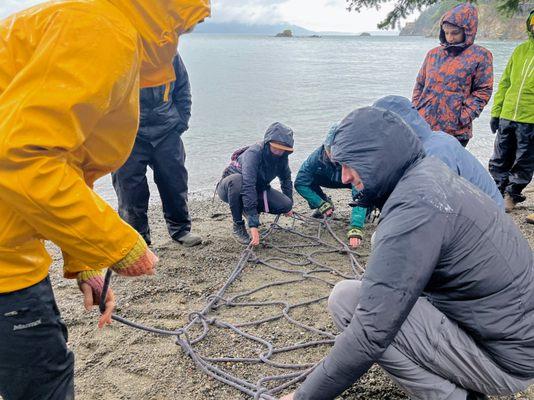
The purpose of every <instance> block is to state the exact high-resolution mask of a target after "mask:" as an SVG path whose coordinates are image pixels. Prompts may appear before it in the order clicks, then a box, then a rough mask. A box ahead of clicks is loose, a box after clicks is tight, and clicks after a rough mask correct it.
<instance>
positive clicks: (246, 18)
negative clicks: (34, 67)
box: [0, 0, 391, 32]
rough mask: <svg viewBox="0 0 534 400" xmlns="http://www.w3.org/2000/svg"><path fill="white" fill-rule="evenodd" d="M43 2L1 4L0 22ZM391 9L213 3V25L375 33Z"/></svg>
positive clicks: (249, 0) (323, 2) (318, 0)
mask: <svg viewBox="0 0 534 400" xmlns="http://www.w3.org/2000/svg"><path fill="white" fill-rule="evenodd" d="M42 2H44V1H43V0H0V19H1V18H4V17H6V16H8V15H9V14H11V13H13V12H15V11H18V10H21V9H24V8H26V7H29V6H31V5H34V4H37V3H42ZM390 8H391V6H389V5H386V6H385V7H383V8H382V9H381V10H380V11H376V10H375V9H369V10H364V11H362V12H361V13H360V14H358V13H355V12H350V13H349V12H348V11H347V10H346V1H345V0H212V20H213V21H214V22H228V21H236V22H248V23H261V24H271V23H273V24H274V23H279V22H288V23H291V24H295V25H299V26H302V27H303V28H307V29H310V30H313V31H338V32H362V31H373V30H376V24H377V23H378V22H379V21H380V20H381V19H383V18H384V16H385V15H386V13H387V11H388V10H389V9H390Z"/></svg>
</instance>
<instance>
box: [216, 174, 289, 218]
mask: <svg viewBox="0 0 534 400" xmlns="http://www.w3.org/2000/svg"><path fill="white" fill-rule="evenodd" d="M242 186H243V176H242V175H241V174H232V175H228V176H227V177H226V178H223V179H222V180H221V181H220V182H219V184H218V185H217V194H218V195H219V197H220V199H221V200H222V201H224V202H225V203H228V204H229V205H230V211H231V213H232V219H233V220H234V222H241V221H243V196H242V195H241V187H242ZM266 196H267V207H268V210H269V211H268V212H269V214H284V213H287V212H289V211H291V208H292V207H293V202H292V201H291V199H290V198H289V197H287V196H286V195H285V194H283V193H280V192H279V191H278V190H275V189H272V188H271V187H269V188H267V190H266ZM263 199H264V195H263V192H259V193H258V212H259V213H260V212H267V210H266V207H265V202H264V200H263Z"/></svg>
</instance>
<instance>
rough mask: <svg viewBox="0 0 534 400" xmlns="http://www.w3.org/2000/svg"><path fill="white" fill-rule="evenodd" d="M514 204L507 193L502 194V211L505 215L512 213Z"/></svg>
mask: <svg viewBox="0 0 534 400" xmlns="http://www.w3.org/2000/svg"><path fill="white" fill-rule="evenodd" d="M515 205H516V202H515V200H514V199H513V197H512V196H510V195H509V194H508V193H505V194H504V211H506V212H507V213H509V212H512V211H513V209H514V208H515Z"/></svg>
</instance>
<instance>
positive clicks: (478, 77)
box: [412, 4, 493, 147]
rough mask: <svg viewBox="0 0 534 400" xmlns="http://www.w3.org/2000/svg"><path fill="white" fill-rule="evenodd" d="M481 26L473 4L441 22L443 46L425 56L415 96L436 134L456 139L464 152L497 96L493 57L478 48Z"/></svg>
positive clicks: (457, 9) (464, 6)
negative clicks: (493, 96) (478, 121)
mask: <svg viewBox="0 0 534 400" xmlns="http://www.w3.org/2000/svg"><path fill="white" fill-rule="evenodd" d="M477 26H478V12H477V9H476V8H475V7H474V6H473V5H471V4H460V5H458V6H456V7H455V8H453V9H452V10H450V11H448V12H447V13H446V14H445V15H444V16H443V18H442V20H441V29H440V34H439V38H440V42H441V45H440V46H439V47H436V48H434V49H432V50H430V51H429V52H428V53H427V55H426V58H425V61H424V63H423V66H422V67H421V70H420V71H419V75H418V76H417V80H416V83H415V87H414V89H413V96H412V103H413V105H414V107H415V108H416V109H417V110H418V111H419V114H421V116H422V117H423V118H424V119H425V120H426V122H428V124H429V125H430V126H431V127H432V130H434V131H444V132H447V133H448V134H450V135H453V136H455V137H456V139H458V140H459V141H460V143H461V144H462V146H464V147H465V146H466V145H467V143H468V142H469V140H470V139H471V137H472V136H473V132H472V122H473V120H474V119H475V118H477V117H478V116H479V115H480V113H481V112H482V110H483V109H484V107H485V106H486V104H487V103H488V101H489V99H490V97H491V92H492V90H493V56H492V54H491V52H490V51H489V50H487V49H485V48H484V47H482V46H478V45H476V44H474V41H475V36H476V33H477Z"/></svg>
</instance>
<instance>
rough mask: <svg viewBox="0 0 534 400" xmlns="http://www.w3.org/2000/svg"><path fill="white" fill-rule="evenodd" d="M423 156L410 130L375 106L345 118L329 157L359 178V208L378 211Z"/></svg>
mask: <svg viewBox="0 0 534 400" xmlns="http://www.w3.org/2000/svg"><path fill="white" fill-rule="evenodd" d="M423 157H424V151H423V148H422V145H421V141H420V140H419V139H417V137H416V135H415V133H414V132H413V131H412V129H411V128H410V127H409V126H408V125H407V124H406V123H405V122H404V121H403V120H402V119H401V118H400V117H399V116H398V115H396V114H394V113H392V112H391V111H387V110H384V109H381V108H377V107H364V108H359V109H357V110H354V111H353V112H351V113H350V114H349V115H347V116H346V117H345V119H343V120H342V121H341V124H340V126H339V129H338V131H337V133H336V136H335V138H334V144H333V145H332V158H333V159H334V160H335V161H336V162H339V163H341V164H345V165H348V166H349V167H351V168H352V169H354V170H355V171H356V172H358V174H359V175H360V178H361V180H362V183H363V185H364V189H363V192H362V198H361V200H360V201H359V205H361V206H362V207H372V206H375V207H378V208H382V206H383V205H384V203H385V202H386V201H387V199H388V197H389V195H390V194H391V192H393V190H394V189H395V186H396V185H397V183H398V182H399V180H400V179H401V178H402V176H403V175H404V174H405V173H406V171H408V170H409V169H410V168H411V167H412V166H413V165H414V164H415V163H416V162H417V161H418V160H420V159H422V158H423Z"/></svg>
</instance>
